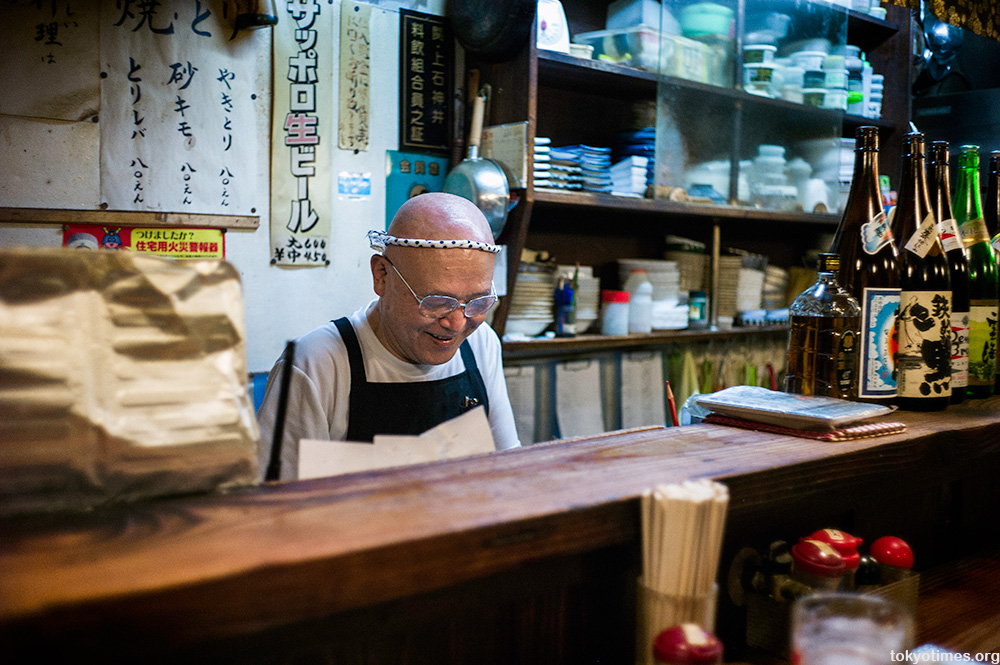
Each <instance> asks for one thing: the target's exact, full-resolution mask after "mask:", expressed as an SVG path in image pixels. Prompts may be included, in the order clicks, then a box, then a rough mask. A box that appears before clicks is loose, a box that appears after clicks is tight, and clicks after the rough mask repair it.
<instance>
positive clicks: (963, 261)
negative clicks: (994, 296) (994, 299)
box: [927, 141, 969, 404]
mask: <svg viewBox="0 0 1000 665" xmlns="http://www.w3.org/2000/svg"><path fill="white" fill-rule="evenodd" d="M948 166H949V165H948V142H947V141H932V142H931V145H930V149H929V150H928V151H927V196H928V197H929V198H930V201H931V211H932V212H933V213H934V218H935V219H937V220H938V223H937V228H938V237H939V238H941V246H942V247H943V248H944V253H945V256H947V257H948V276H949V278H950V279H951V403H952V404H960V403H962V402H964V401H965V392H966V388H967V387H968V385H969V259H968V257H967V256H966V253H965V246H964V245H963V244H962V236H961V235H960V234H959V231H958V223H957V222H956V221H955V216H954V215H953V214H952V211H951V178H950V175H949V169H948Z"/></svg>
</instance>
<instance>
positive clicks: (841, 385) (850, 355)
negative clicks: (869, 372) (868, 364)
mask: <svg viewBox="0 0 1000 665" xmlns="http://www.w3.org/2000/svg"><path fill="white" fill-rule="evenodd" d="M857 342H858V340H857V337H856V336H855V334H854V331H853V330H845V331H844V332H843V334H841V336H840V344H838V346H837V359H836V363H837V364H836V376H837V394H838V396H840V397H843V398H844V399H850V397H851V396H852V395H853V394H854V393H853V388H854V384H855V379H854V371H855V368H857V366H858V343H857Z"/></svg>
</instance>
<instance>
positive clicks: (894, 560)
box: [868, 536, 913, 584]
mask: <svg viewBox="0 0 1000 665" xmlns="http://www.w3.org/2000/svg"><path fill="white" fill-rule="evenodd" d="M868 553H869V554H870V555H871V557H872V558H873V559H875V560H876V561H878V564H879V569H880V572H881V574H880V576H879V581H880V582H881V583H882V584H891V583H892V582H898V581H899V580H901V579H904V578H907V577H909V576H910V575H912V574H913V570H912V569H913V550H912V549H911V548H910V546H909V544H907V542H906V541H905V540H903V539H901V538H897V537H895V536H882V537H881V538H878V539H876V540H875V541H874V542H873V543H872V545H871V547H870V548H869V549H868Z"/></svg>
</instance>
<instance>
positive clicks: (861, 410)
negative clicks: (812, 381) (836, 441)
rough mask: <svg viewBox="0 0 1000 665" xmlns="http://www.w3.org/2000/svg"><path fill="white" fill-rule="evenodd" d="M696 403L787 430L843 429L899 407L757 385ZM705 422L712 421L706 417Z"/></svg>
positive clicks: (725, 414) (721, 413)
mask: <svg viewBox="0 0 1000 665" xmlns="http://www.w3.org/2000/svg"><path fill="white" fill-rule="evenodd" d="M695 402H697V404H698V406H700V407H702V408H704V409H706V410H708V411H711V412H712V414H715V415H718V416H721V417H725V418H729V419H735V420H740V421H749V422H752V423H763V424H767V425H771V426H774V427H778V428H781V429H783V430H788V432H787V433H793V432H797V431H807V432H812V433H816V432H820V433H822V432H827V433H829V432H836V431H842V430H844V429H845V428H854V427H855V426H857V425H860V424H861V423H864V422H865V421H868V420H871V419H872V418H878V417H880V416H886V415H888V414H890V413H892V412H893V411H895V410H896V407H894V406H882V405H879V404H867V403H864V402H851V401H848V400H844V399H837V398H835V397H816V396H811V395H794V394H791V393H785V392H780V391H776V390H769V389H767V388H760V387H757V386H733V387H731V388H726V389H725V390H720V391H718V392H714V393H709V394H707V395H700V396H698V397H696V398H695ZM705 422H710V421H709V420H708V419H707V418H706V419H705ZM730 424H733V423H730ZM896 424H897V425H901V424H902V423H896ZM904 429H905V426H904ZM900 431H902V430H900ZM889 433H895V432H889ZM810 438H815V437H810Z"/></svg>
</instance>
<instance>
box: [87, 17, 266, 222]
mask: <svg viewBox="0 0 1000 665" xmlns="http://www.w3.org/2000/svg"><path fill="white" fill-rule="evenodd" d="M224 6H225V5H217V4H216V3H212V2H208V1H207V0H193V1H184V0H163V1H162V2H158V1H153V2H149V1H139V0H103V3H102V11H101V18H100V43H101V108H102V110H103V112H102V114H101V118H100V122H101V199H102V201H103V202H104V203H106V204H107V205H108V207H110V208H111V209H112V210H170V211H176V212H189V213H208V214H228V215H251V214H255V213H256V211H257V206H259V205H261V204H262V203H263V198H262V196H261V193H260V192H259V191H258V188H257V186H256V183H257V177H258V173H259V168H258V163H259V161H260V159H261V154H262V153H263V151H264V150H266V148H267V144H266V143H265V142H264V141H261V140H259V139H258V138H257V137H258V132H257V129H258V124H257V114H259V113H263V112H264V110H265V109H266V97H265V96H266V94H267V89H266V87H264V88H260V89H258V87H257V85H258V83H259V80H258V76H257V73H256V62H257V57H256V55H255V53H256V51H257V50H258V49H259V48H261V46H262V45H266V41H264V40H265V39H266V35H265V34H264V33H257V32H254V33H247V34H245V35H241V37H240V38H239V39H234V40H229V35H230V34H231V33H232V24H231V19H230V20H225V19H224V18H223V17H222V16H220V15H219V13H220V12H221V10H222V7H224ZM123 100H124V104H123Z"/></svg>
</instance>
